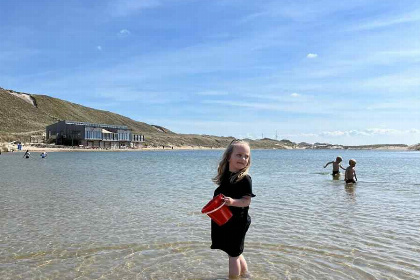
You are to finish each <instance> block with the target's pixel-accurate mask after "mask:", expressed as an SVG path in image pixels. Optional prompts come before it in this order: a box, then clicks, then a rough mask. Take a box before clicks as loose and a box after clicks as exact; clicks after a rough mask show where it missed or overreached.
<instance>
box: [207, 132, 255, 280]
mask: <svg viewBox="0 0 420 280" xmlns="http://www.w3.org/2000/svg"><path fill="white" fill-rule="evenodd" d="M250 165H251V150H250V147H249V144H248V143H247V142H245V141H242V140H233V141H232V142H231V143H230V144H229V146H228V147H227V148H226V150H225V152H224V154H223V158H222V160H221V161H220V163H219V167H218V170H217V175H216V177H214V178H213V182H215V183H216V184H217V185H219V187H218V188H217V189H216V190H215V191H214V196H216V195H218V194H220V193H221V194H223V195H224V196H225V198H224V200H225V202H226V205H227V206H229V208H230V210H231V211H232V214H233V216H232V218H230V220H229V221H228V222H227V223H226V224H224V225H222V226H219V225H217V224H216V223H215V222H214V221H211V240H212V245H211V247H210V248H211V249H220V250H222V251H224V252H226V253H227V254H228V256H229V278H233V279H234V278H238V277H239V276H245V277H247V276H249V272H248V266H247V263H246V261H245V258H244V256H243V255H242V252H243V250H244V241H245V234H246V232H247V231H248V228H249V225H250V224H251V217H250V216H249V215H248V209H249V205H250V203H251V197H254V196H255V195H254V194H253V193H252V181H251V177H250V176H249V175H248V170H249V167H250Z"/></svg>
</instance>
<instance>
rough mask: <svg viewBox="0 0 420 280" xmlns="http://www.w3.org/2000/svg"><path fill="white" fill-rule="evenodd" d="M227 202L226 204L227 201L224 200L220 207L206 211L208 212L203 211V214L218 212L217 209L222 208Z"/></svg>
mask: <svg viewBox="0 0 420 280" xmlns="http://www.w3.org/2000/svg"><path fill="white" fill-rule="evenodd" d="M225 204H226V201H223V203H222V205H220V206H219V207H217V208H216V209H213V210H211V211H209V212H206V213H203V214H207V215H208V214H211V213H213V212H216V211H217V210H219V209H220V208H222V207H223V206H225Z"/></svg>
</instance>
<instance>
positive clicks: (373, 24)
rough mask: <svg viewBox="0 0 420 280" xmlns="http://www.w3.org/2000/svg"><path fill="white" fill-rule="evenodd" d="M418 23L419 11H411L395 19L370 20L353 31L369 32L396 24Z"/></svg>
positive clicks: (419, 18) (419, 19)
mask: <svg viewBox="0 0 420 280" xmlns="http://www.w3.org/2000/svg"><path fill="white" fill-rule="evenodd" d="M416 21H420V10H416V11H413V12H411V13H407V14H404V15H397V16H395V17H388V18H380V19H377V20H370V21H369V22H367V23H364V24H360V25H359V26H357V27H356V28H355V30H371V29H376V28H382V27H388V26H392V25H397V24H403V23H409V22H416Z"/></svg>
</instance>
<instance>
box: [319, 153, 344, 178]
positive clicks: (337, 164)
mask: <svg viewBox="0 0 420 280" xmlns="http://www.w3.org/2000/svg"><path fill="white" fill-rule="evenodd" d="M342 161H343V159H342V158H341V157H337V158H336V159H335V161H330V162H327V164H325V166H324V168H326V167H327V166H328V165H330V164H332V166H333V170H332V174H331V175H333V176H339V175H340V168H341V169H343V170H346V169H345V168H344V167H343V166H341V162H342Z"/></svg>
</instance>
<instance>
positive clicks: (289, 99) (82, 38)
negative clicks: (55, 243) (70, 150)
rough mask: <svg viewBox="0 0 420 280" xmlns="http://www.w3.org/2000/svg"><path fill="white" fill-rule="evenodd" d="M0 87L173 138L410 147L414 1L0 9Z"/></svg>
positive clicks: (419, 92) (419, 31) (418, 73)
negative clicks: (161, 130) (162, 130)
mask: <svg viewBox="0 0 420 280" xmlns="http://www.w3.org/2000/svg"><path fill="white" fill-rule="evenodd" d="M0 18H1V19H2V24H1V25H0V38H1V40H0V87H3V88H7V89H13V90H16V91H22V92H28V93H33V94H46V95H49V96H53V97H57V98H61V99H64V100H68V101H71V102H74V103H78V104H81V105H84V106H88V107H93V108H96V109H102V110H107V111H111V112H115V113H118V114H121V115H124V116H127V117H130V118H132V119H134V120H138V121H142V122H146V123H148V124H156V125H161V126H164V127H167V128H169V129H170V130H172V131H174V132H177V133H193V134H209V135H218V136H234V137H238V138H245V137H249V138H261V137H269V138H274V139H275V138H276V135H277V138H278V139H279V140H280V139H289V140H292V141H294V142H302V141H305V142H310V143H314V142H329V143H335V144H346V145H361V144H374V143H405V144H415V143H419V142H420V110H419V109H420V1H412V0H410V1H405V0H400V1H394V0H392V1H387V0H370V1H358V0H351V1H336V0H332V1H330V0H328V1H325V0H319V1H306V0H305V1H301V0H293V1H291V0H290V1H280V0H277V1H270V0H267V1H241V0H211V1H208V0H89V1H86V0H67V1H52V0H50V1H46V0H38V1H32V0H21V1H15V0H2V1H1V2H0Z"/></svg>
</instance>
